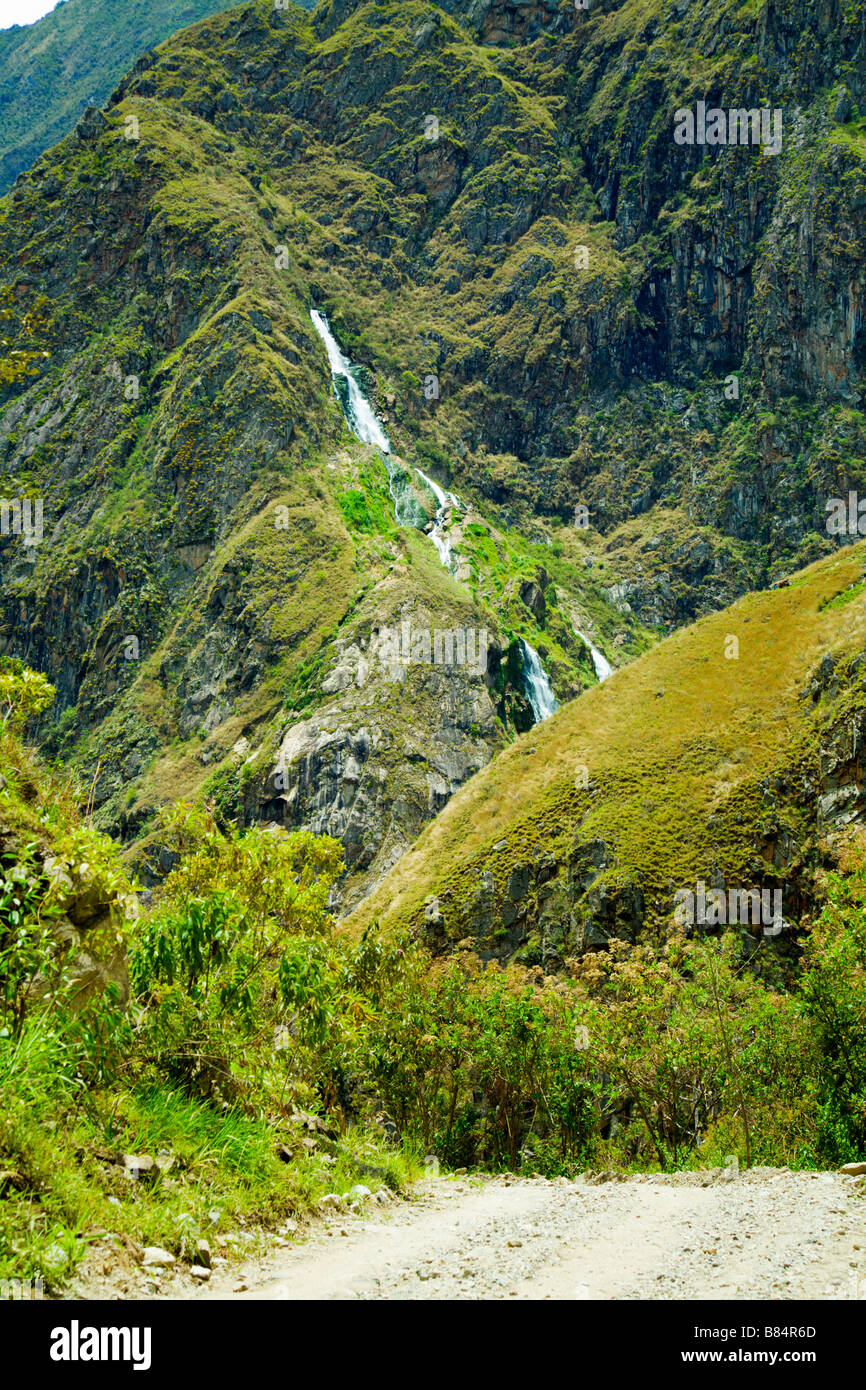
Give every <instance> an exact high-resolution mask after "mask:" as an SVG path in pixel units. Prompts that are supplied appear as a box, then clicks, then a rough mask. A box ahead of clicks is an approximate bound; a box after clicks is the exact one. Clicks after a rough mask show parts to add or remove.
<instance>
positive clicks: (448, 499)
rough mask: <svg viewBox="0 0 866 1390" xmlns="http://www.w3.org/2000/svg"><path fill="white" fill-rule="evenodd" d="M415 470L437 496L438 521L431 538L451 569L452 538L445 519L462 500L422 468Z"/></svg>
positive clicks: (442, 559) (443, 562)
mask: <svg viewBox="0 0 866 1390" xmlns="http://www.w3.org/2000/svg"><path fill="white" fill-rule="evenodd" d="M415 472H416V473H417V474H418V477H419V478H420V479H421V481H422V482H423V483H425V484H426V485H427V487H429V489H430V491H431V492H432V493H433V496H434V497H435V498H436V503H437V510H436V521H435V524H434V526H433V530H432V531H431V532H430V539H431V541H432V542H433V544H434V545H435V547H436V549H437V550H438V552H439V559H440V560H441V561H442V564H443V565H444V566H445V568H446V569H447V570H450V569H451V568H452V565H451V540H450V538H449V537H448V535H447V534H446V532H445V521H446V518H447V514H448V512H449V510H450V509H451V507H459V506H460V501H459V499H458V498H457V497H455V496H454V493H453V492H446V491H445V489H444V488H441V487H440V486H439V484H438V483H434V481H433V479H432V478H428V477H427V474H426V473H422V472H421V469H420V468H416V469H415Z"/></svg>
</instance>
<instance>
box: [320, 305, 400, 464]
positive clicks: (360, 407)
mask: <svg viewBox="0 0 866 1390" xmlns="http://www.w3.org/2000/svg"><path fill="white" fill-rule="evenodd" d="M310 318H311V319H312V320H313V324H314V325H315V329H316V332H317V333H318V335H319V337H320V338H321V340H322V342H323V343H324V344H325V351H326V352H327V354H328V362H329V364H330V367H331V377H332V379H333V381H334V395H335V396H336V397H337V400H338V401H339V402H340V407H341V409H342V411H343V414H344V415H345V417H346V424H347V425H348V426H349V429H350V430H351V431H352V433H353V435H354V436H355V438H356V439H360V441H361V443H362V444H373V445H375V447H376V448H377V449H381V451H382V453H383V454H390V452H391V441H390V439H389V438H388V436H387V434H386V433H385V431H384V430H383V428H382V425H381V422H380V421H379V419H378V418H377V416H376V415H375V414H374V412H373V407H372V406H371V405H370V402H369V401H368V400H367V397H366V396H365V395H364V393H363V391H362V390H361V388H360V386H359V385H358V383H357V381H356V380H355V378H354V376H353V375H352V364H351V362H350V361H349V359H348V357H344V356H343V354H342V352H341V351H340V347H339V344H338V342H337V340H336V338H335V337H334V335H333V333H332V332H331V330H330V327H329V326H328V320H327V319H326V318H325V315H324V314H322V313H320V312H319V310H318V309H311V310H310ZM337 377H342V379H343V380H344V381H345V383H346V396H345V399H344V398H343V396H342V395H341V393H340V391H339V389H338V387H337V382H336V378H337Z"/></svg>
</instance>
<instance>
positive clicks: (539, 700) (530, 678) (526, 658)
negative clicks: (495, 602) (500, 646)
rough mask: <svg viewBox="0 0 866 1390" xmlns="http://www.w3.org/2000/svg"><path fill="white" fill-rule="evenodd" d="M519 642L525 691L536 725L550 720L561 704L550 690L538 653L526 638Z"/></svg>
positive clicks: (520, 639)
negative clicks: (543, 720) (544, 720)
mask: <svg viewBox="0 0 866 1390" xmlns="http://www.w3.org/2000/svg"><path fill="white" fill-rule="evenodd" d="M518 640H519V642H520V650H521V654H522V656H523V691H524V694H525V695H526V698H527V700H528V701H529V706H530V708H531V710H532V714H533V718H534V720H535V723H536V724H540V723H541V721H542V719H549V717H550V715H551V714H553V712H554V710H556V709H559V703H558V701H557V699H556V696H555V695H554V693H553V691H552V690H551V688H550V681H549V680H548V677H547V672H546V671H545V669H544V667H543V666H542V664H541V659H540V657H539V655H538V652H537V651H536V650H535V648H534V647H533V646H531V645H530V643H529V642H527V641H526V638H525V637H521V638H519V639H518Z"/></svg>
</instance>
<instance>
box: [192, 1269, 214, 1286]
mask: <svg viewBox="0 0 866 1390" xmlns="http://www.w3.org/2000/svg"><path fill="white" fill-rule="evenodd" d="M189 1272H190V1275H191V1276H192V1278H193V1279H198V1280H199V1282H200V1283H202V1284H204V1283H206V1282H207V1280H208V1279H209V1278H210V1270H209V1269H208V1268H207V1266H206V1265H190V1270H189Z"/></svg>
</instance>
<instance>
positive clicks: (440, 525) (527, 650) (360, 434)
mask: <svg viewBox="0 0 866 1390" xmlns="http://www.w3.org/2000/svg"><path fill="white" fill-rule="evenodd" d="M310 318H311V319H312V321H313V325H314V327H315V329H316V332H317V333H318V335H319V337H320V338H321V339H322V342H323V343H324V344H325V351H326V352H327V354H328V363H329V364H330V368H331V377H332V380H333V383H334V395H335V396H336V397H337V400H338V401H339V402H340V407H341V409H342V411H343V414H344V416H345V418H346V423H347V425H348V426H349V429H350V430H351V431H352V433H353V434H354V436H355V438H356V439H358V440H360V441H361V443H362V444H372V445H373V446H374V447H375V448H377V449H379V450H380V451H381V453H382V455H383V456H384V455H390V453H391V441H390V439H389V438H388V436H387V434H386V433H385V430H384V428H383V426H382V422H381V420H380V419H379V417H378V416H377V415H376V413H375V411H374V410H373V407H372V406H371V405H370V402H369V401H368V400H367V397H366V396H365V395H364V393H363V391H362V390H361V388H360V386H359V385H358V383H357V381H356V380H355V377H354V375H353V372H352V363H351V362H350V361H349V359H348V357H346V356H344V354H343V353H342V352H341V351H340V345H339V343H338V342H337V340H336V338H335V337H334V335H333V333H332V332H331V329H330V326H329V324H328V320H327V319H326V318H325V315H324V314H323V313H321V311H320V310H319V309H311V310H310ZM337 377H342V378H343V380H344V381H345V383H346V395H347V401H344V399H343V397H342V395H341V394H340V392H339V391H338V389H337ZM383 461H384V462H385V465H386V467H388V463H389V460H388V459H387V458H384V460H383ZM415 472H416V473H417V474H418V477H419V478H420V479H421V481H422V482H423V483H424V485H425V487H428V488H429V489H430V491H431V492H432V494H433V496H434V497H435V499H436V507H437V509H436V520H435V522H434V525H433V529H432V531H431V532H430V539H431V540H432V542H433V544H434V545H435V547H436V550H437V553H438V555H439V559H440V561H441V562H442V564H443V565H444V566H445V568H446V569H447V570H451V569H452V555H451V541H450V538H449V536H448V534H447V531H446V525H447V523H448V521H449V520H450V517H449V513H450V511H451V508H452V507H459V506H460V502H459V500H458V499H457V497H455V495H454V493H453V492H448V491H447V490H446V489H445V488H442V487H440V486H439V484H438V483H434V481H433V479H432V478H428V477H427V474H426V473H422V472H421V469H420V468H416V469H415ZM388 478H389V486H390V490H391V497H392V499H393V501H394V508H395V511H394V514H395V517H396V519H397V522H398V524H400V517H399V515H398V514H397V498H396V497H395V496H394V489H393V480H392V478H391V469H390V467H388ZM579 635H581V636H582V634H579ZM583 640H584V641H585V642H587V639H586V638H585V637H584V638H583ZM520 645H521V649H522V653H523V678H524V689H525V694H526V698H527V700H528V701H529V704H530V707H531V709H532V713H533V717H534V719H535V722H536V724H539V723H541V721H542V719H547V718H548V717H549V716H550V715H551V714H553V711H554V710H555V709H558V704H557V700H556V696H555V695H554V693H553V691H552V689H551V687H550V680H549V679H548V676H547V672H546V671H545V669H544V667H543V666H542V664H541V660H540V658H539V655H538V652H537V651H536V650H535V648H534V647H533V646H531V645H530V643H529V642H527V641H526V640H525V639H524V638H523V637H521V638H520ZM587 646H588V647H589V649H590V651H591V652H592V659H593V662H594V663H595V669H596V674H597V675H598V678H599V680H604V678H605V676H607V675H610V671H611V668H610V666H608V663H607V662H606V661H605V658H604V657H603V656H602V654H601V652H599V651H596V649H595V647H593V646H592V644H591V643H590V642H587ZM602 666H603V667H605V668H606V669H605V672H604V675H602V671H601V667H602Z"/></svg>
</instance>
